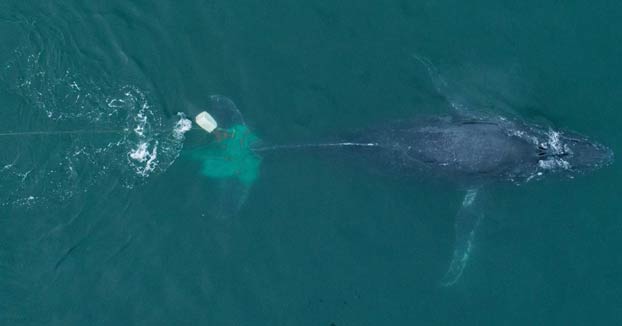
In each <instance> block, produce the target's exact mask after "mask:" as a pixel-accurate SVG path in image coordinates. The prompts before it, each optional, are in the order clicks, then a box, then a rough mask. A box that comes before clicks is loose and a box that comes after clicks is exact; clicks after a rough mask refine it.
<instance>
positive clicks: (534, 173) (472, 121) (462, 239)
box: [256, 114, 614, 286]
mask: <svg viewBox="0 0 622 326" xmlns="http://www.w3.org/2000/svg"><path fill="white" fill-rule="evenodd" d="M287 149H289V150H308V149H315V150H317V151H321V152H322V153H326V152H327V151H328V152H340V153H343V152H347V153H348V156H347V157H348V158H352V159H355V160H358V161H363V162H365V165H367V166H371V167H373V170H376V171H381V172H383V173H384V174H389V175H397V176H405V177H408V176H418V175H424V176H427V177H431V178H441V179H445V180H448V181H452V182H454V183H456V184H459V185H460V186H462V187H464V189H465V195H464V198H463V200H462V204H461V206H460V209H459V211H458V213H457V215H456V218H455V245H454V250H453V254H452V258H451V262H450V264H449V268H448V270H447V272H446V273H445V275H444V276H443V277H442V279H441V280H440V282H441V284H442V285H444V286H450V285H453V284H455V283H456V282H457V281H458V280H459V279H460V277H461V275H462V273H463V271H464V268H465V266H466V264H467V261H468V260H469V257H470V254H471V251H472V248H473V241H474V237H475V233H476V230H477V228H478V226H479V224H480V222H481V220H482V217H483V216H484V214H483V212H482V211H481V209H480V208H479V206H478V205H477V199H478V194H479V193H480V192H481V191H482V189H484V188H485V187H487V186H488V185H490V184H494V183H511V184H514V185H521V184H524V183H527V182H533V181H536V180H541V179H544V178H546V177H549V176H556V177H560V176H562V177H566V178H574V177H575V176H577V175H581V174H586V173H589V172H590V171H594V170H597V169H599V168H602V167H605V166H608V165H610V164H611V163H612V162H613V161H614V153H613V151H612V150H611V149H610V148H608V147H607V146H605V145H602V144H601V143H598V142H596V141H594V140H591V139H590V138H588V137H586V136H583V135H581V134H579V133H576V132H572V131H565V130H554V129H553V128H551V127H550V126H542V125H538V124H533V123H527V122H524V121H521V120H517V119H510V118H506V117H502V116H480V117H477V116H475V115H473V114H471V115H469V116H461V115H458V114H454V115H450V116H436V117H425V118H419V119H410V120H401V121H396V122H391V123H386V124H384V125H381V126H377V127H374V128H371V129H367V130H363V131H361V132H357V133H356V134H354V135H352V136H349V137H346V138H341V139H340V140H339V141H332V142H320V143H312V144H294V145H277V146H269V147H263V148H257V149H256V150H257V151H259V152H265V151H273V150H287Z"/></svg>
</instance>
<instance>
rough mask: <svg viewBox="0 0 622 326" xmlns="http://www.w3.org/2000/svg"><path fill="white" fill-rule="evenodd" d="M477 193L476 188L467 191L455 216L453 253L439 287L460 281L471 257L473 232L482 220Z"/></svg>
mask: <svg viewBox="0 0 622 326" xmlns="http://www.w3.org/2000/svg"><path fill="white" fill-rule="evenodd" d="M478 193H479V189H478V188H471V189H469V190H468V191H467V193H466V194H465V196H464V199H463V200H462V205H461V206H460V210H459V211H458V214H457V215H456V221H455V233H456V235H455V237H456V240H455V244H454V252H453V255H452V258H451V263H450V264H449V269H448V270H447V272H446V273H445V276H443V278H442V279H441V285H443V286H452V285H454V284H455V283H456V282H457V281H458V280H459V279H460V276H462V272H463V271H464V267H465V266H466V264H467V261H468V260H469V257H470V255H471V251H472V249H473V239H474V238H475V231H476V230H477V227H478V225H479V223H480V222H481V220H482V218H483V215H482V213H481V212H480V211H479V209H478V205H477V203H478V201H477V195H478Z"/></svg>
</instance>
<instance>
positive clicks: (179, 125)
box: [173, 112, 192, 140]
mask: <svg viewBox="0 0 622 326" xmlns="http://www.w3.org/2000/svg"><path fill="white" fill-rule="evenodd" d="M177 116H178V117H179V120H177V122H176V123H175V127H174V129H173V137H175V139H177V140H183V139H184V134H185V133H186V132H188V130H190V129H192V120H190V119H188V118H186V115H185V114H183V113H182V112H177Z"/></svg>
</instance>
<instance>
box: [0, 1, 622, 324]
mask: <svg viewBox="0 0 622 326" xmlns="http://www.w3.org/2000/svg"><path fill="white" fill-rule="evenodd" d="M621 15H622V5H621V4H619V3H617V2H614V1H596V2H589V3H588V2H585V1H584V2H577V1H570V2H568V1H567V2H549V3H543V2H542V1H520V2H510V1H502V2H499V1H469V2H464V1H446V0H442V1H406V0H390V1H360V0H359V1H348V0H346V1H338V2H336V1H280V0H273V1H267V2H266V1H249V0H241V1H162V0H158V1H118V0H111V1H103V2H85V1H63V2H59V1H37V2H35V1H4V2H2V4H0V40H1V42H2V43H1V44H2V46H1V47H0V69H1V71H0V134H4V133H15V132H33V131H36V132H43V134H21V135H15V134H13V135H0V146H1V147H0V148H1V149H2V150H1V151H0V324H2V325H296V326H302V325H314V326H315V325H326V326H329V325H339V326H341V325H588V324H590V325H616V324H620V322H622V305H621V304H620V302H621V300H622V285H621V284H622V283H621V281H622V258H621V256H620V254H619V253H620V251H621V250H622V219H621V218H620V217H622V215H621V213H620V211H621V209H622V203H621V202H620V186H621V185H622V173H620V168H619V164H618V163H617V162H616V163H615V164H614V165H612V166H610V167H607V168H605V169H602V170H599V171H596V172H595V173H592V174H589V175H585V176H581V177H579V178H576V179H572V180H568V179H562V180H559V179H546V180H543V181H540V182H530V183H527V184H524V185H521V186H515V185H505V186H497V187H494V188H491V189H489V190H488V193H487V196H486V197H485V198H486V202H485V204H484V207H485V212H484V213H485V215H486V218H485V220H484V223H482V225H481V227H480V229H479V230H478V234H477V236H476V240H475V243H474V244H475V247H474V250H473V253H472V255H471V259H470V261H469V264H468V266H467V268H466V270H465V272H464V275H463V276H462V278H461V280H460V281H459V282H458V283H457V284H456V285H454V286H453V287H442V286H440V285H439V279H440V278H441V277H442V275H443V274H444V272H445V270H446V269H447V265H448V263H449V259H450V256H451V252H452V246H453V237H454V234H453V220H454V217H455V214H456V211H457V210H458V208H459V206H460V203H461V201H462V196H463V189H459V188H456V187H454V186H452V185H449V184H444V183H443V182H432V183H430V182H426V183H419V182H415V181H414V180H411V179H408V178H391V177H387V176H383V175H378V174H375V173H372V172H370V171H368V170H366V169H364V168H363V167H364V165H365V163H364V162H358V163H359V164H354V165H351V164H348V163H343V162H336V161H335V160H333V159H332V158H324V157H321V156H318V155H312V154H309V153H304V152H302V153H289V154H287V153H284V154H275V155H266V156H265V157H264V158H263V161H262V164H261V168H260V173H259V177H258V179H257V180H255V182H254V183H253V184H252V186H251V187H250V188H247V187H242V186H240V185H236V184H234V183H230V182H219V181H214V180H209V179H207V178H205V177H204V176H202V175H201V173H200V169H201V167H200V165H199V163H197V162H196V161H193V160H191V159H187V158H186V156H184V151H186V150H188V149H189V148H193V147H196V146H200V145H201V144H202V143H204V142H205V141H206V136H205V135H204V134H202V133H201V132H199V131H196V130H192V131H188V132H186V133H185V134H184V132H183V131H184V130H183V128H181V127H180V123H182V122H184V121H185V119H186V117H187V118H192V117H193V116H194V115H195V114H197V113H198V112H200V111H201V110H203V109H204V108H205V105H206V103H208V102H209V100H210V95H213V94H222V95H224V96H227V97H229V98H231V99H232V100H233V101H234V102H235V103H236V104H237V107H238V109H239V110H240V112H241V113H242V115H243V117H244V119H245V121H246V123H247V124H248V126H249V127H250V128H251V129H252V130H253V131H254V132H255V133H256V134H257V135H258V137H260V138H261V139H262V140H263V141H265V142H266V143H272V144H280V143H294V142H312V141H314V140H316V139H321V138H322V137H330V136H331V135H338V134H342V133H343V132H344V131H347V130H357V129H360V128H364V127H366V126H370V125H375V124H377V123H379V122H380V121H388V120H391V119H401V118H408V117H413V116H418V115H434V114H448V113H450V112H451V109H450V108H449V107H448V105H447V103H446V102H445V100H444V98H443V97H442V96H441V95H439V94H438V93H437V92H436V91H435V89H434V86H433V84H432V83H431V81H430V78H429V76H428V72H427V71H426V69H425V67H423V66H422V65H421V64H420V63H419V62H418V61H417V60H416V57H417V56H419V57H425V58H427V59H429V60H430V61H431V62H432V63H433V64H434V65H435V66H436V67H437V68H438V70H439V72H440V74H441V75H442V76H443V78H444V79H445V80H447V81H448V82H450V83H451V85H453V86H452V88H451V89H450V91H451V93H452V94H451V95H452V96H455V97H456V98H460V99H461V100H463V101H464V103H465V104H466V105H467V106H468V107H470V108H469V109H471V107H472V109H474V110H477V109H481V108H485V109H486V110H487V111H488V112H494V113H498V114H500V115H515V116H520V117H522V118H524V119H526V120H529V121H534V122H538V123H542V124H547V125H551V126H554V127H555V128H562V129H566V128H567V129H572V130H576V131H578V132H581V133H583V134H586V135H589V136H591V137H593V138H595V139H597V140H599V141H600V142H602V143H604V144H606V145H608V146H610V147H611V148H612V149H613V150H614V152H615V153H616V154H618V157H619V153H620V152H621V150H622V131H621V128H622V111H621V109H620V108H621V107H622V97H621V96H620V94H622V76H621V75H620V71H622V61H621V60H620V58H622V47H621V46H620V44H622V22H621V21H620V19H619V17H620V16H621ZM60 130H65V131H68V130H72V131H80V132H78V133H70V134H60V135H59V134H45V133H46V132H50V131H51V132H54V131H60ZM82 131H84V132H82ZM109 131H112V132H109Z"/></svg>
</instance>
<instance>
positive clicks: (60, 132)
mask: <svg viewBox="0 0 622 326" xmlns="http://www.w3.org/2000/svg"><path fill="white" fill-rule="evenodd" d="M196 129H198V128H192V129H191V130H196ZM157 131H160V132H162V131H166V130H157ZM129 132H130V129H79V130H50V131H45V130H38V131H7V132H0V137H2V136H53V135H75V134H125V133H129Z"/></svg>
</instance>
